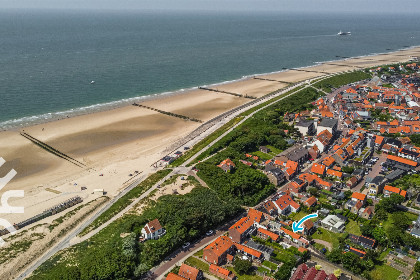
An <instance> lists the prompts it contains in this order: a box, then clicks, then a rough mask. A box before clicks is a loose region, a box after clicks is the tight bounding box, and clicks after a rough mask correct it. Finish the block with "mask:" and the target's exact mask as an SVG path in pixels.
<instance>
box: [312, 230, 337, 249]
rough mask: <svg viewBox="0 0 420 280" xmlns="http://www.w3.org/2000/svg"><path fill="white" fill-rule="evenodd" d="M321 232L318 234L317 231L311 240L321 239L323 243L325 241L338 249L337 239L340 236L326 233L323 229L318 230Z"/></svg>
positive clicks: (329, 232)
mask: <svg viewBox="0 0 420 280" xmlns="http://www.w3.org/2000/svg"><path fill="white" fill-rule="evenodd" d="M319 230H321V232H322V233H321V234H319V233H318V230H317V231H316V232H315V233H314V234H313V235H312V238H313V239H321V240H324V241H327V242H329V243H331V244H332V245H333V247H334V248H335V247H338V238H339V237H340V236H341V234H340V233H334V232H331V231H328V230H326V229H323V228H319Z"/></svg>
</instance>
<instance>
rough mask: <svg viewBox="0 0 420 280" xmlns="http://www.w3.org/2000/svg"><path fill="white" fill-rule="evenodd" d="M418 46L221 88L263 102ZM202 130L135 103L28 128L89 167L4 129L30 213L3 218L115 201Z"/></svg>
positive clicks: (233, 102) (169, 102) (189, 107)
mask: <svg viewBox="0 0 420 280" xmlns="http://www.w3.org/2000/svg"><path fill="white" fill-rule="evenodd" d="M412 49H415V50H414V51H411V52H410V51H409V50H403V51H400V52H401V53H400V54H397V55H394V56H392V54H391V55H389V53H387V54H386V55H383V54H382V55H377V56H376V57H375V59H376V60H375V59H369V58H368V59H353V60H351V59H347V61H344V60H342V62H341V63H339V64H326V63H324V64H317V65H316V66H310V67H305V68H310V71H298V70H288V71H280V72H276V73H271V74H267V75H265V76H264V75H261V76H260V77H268V78H270V79H271V80H272V81H268V80H260V79H253V77H254V76H255V75H253V76H251V77H244V78H242V79H240V80H239V81H236V82H232V81H231V82H225V83H224V84H217V87H218V89H219V90H221V91H226V92H238V93H241V94H244V95H245V94H246V95H248V94H249V95H250V96H253V97H256V98H258V97H261V96H264V95H266V94H268V93H271V92H274V91H277V90H282V89H284V88H286V87H287V86H288V85H289V84H291V83H296V82H298V81H305V80H308V79H314V78H317V77H322V76H325V75H326V74H325V72H326V71H327V72H329V73H331V74H333V73H339V72H345V71H351V70H355V68H354V67H353V66H352V65H356V66H357V65H364V66H365V65H366V67H364V68H368V67H371V66H368V65H384V64H387V63H386V62H384V60H385V59H387V60H388V61H394V60H399V61H401V62H402V61H407V60H408V59H409V56H410V54H411V55H413V54H415V55H417V53H419V54H420V48H419V47H417V48H415V47H413V48H412ZM394 53H396V52H394ZM371 57H374V56H371ZM281 81H285V82H287V83H289V84H285V83H282V82H281ZM208 86H210V87H214V86H213V85H208ZM159 97H160V96H159ZM248 102H250V99H248V98H244V97H238V96H233V95H230V94H225V93H222V92H210V91H206V90H200V89H191V90H189V91H184V92H178V94H176V95H166V96H165V97H164V98H154V99H150V100H148V101H144V102H142V104H144V105H146V106H149V107H152V108H155V109H158V110H162V111H166V112H170V113H173V114H179V115H183V116H187V117H193V118H197V119H199V120H201V121H203V122H204V123H205V122H207V121H209V120H212V119H214V118H215V117H217V116H220V115H223V114H224V113H225V112H227V111H230V110H233V109H235V108H238V107H239V106H241V105H243V104H246V103H248ZM223 121H227V120H226V119H223ZM221 123H222V122H220V123H218V124H221ZM201 126H202V124H201V123H197V122H192V121H188V120H185V119H182V118H178V117H175V116H173V115H166V114H162V113H159V112H157V111H155V110H150V109H146V108H140V107H136V106H131V105H130V106H123V107H120V108H116V109H110V110H106V111H101V112H96V113H92V114H85V115H80V116H75V117H71V118H65V119H61V120H59V121H50V122H48V123H43V124H38V125H32V126H27V127H25V133H28V134H29V135H31V136H32V137H34V138H36V139H39V140H40V141H42V142H44V143H47V144H48V145H50V146H51V147H53V148H54V149H57V150H58V151H60V152H62V153H64V154H66V155H69V156H70V157H72V158H74V159H76V160H78V161H80V162H83V163H84V164H85V165H86V167H85V168H80V167H78V166H75V165H73V164H71V163H70V162H68V161H65V160H63V159H62V158H60V157H57V156H55V155H53V154H51V153H49V152H47V151H45V150H44V149H42V148H40V147H39V146H36V145H35V144H34V143H32V142H30V141H29V140H28V139H26V138H24V137H22V136H21V135H20V134H19V131H18V130H17V129H16V130H11V131H3V132H0V149H1V150H2V154H1V155H0V156H2V157H3V158H4V159H5V160H6V163H5V164H4V166H3V168H1V169H0V177H2V176H4V175H6V174H7V171H8V170H10V169H11V168H14V169H15V170H16V171H17V176H16V177H15V178H14V179H13V180H12V181H11V182H10V183H9V184H8V185H7V186H6V187H5V191H7V190H24V191H25V198H16V199H13V198H12V199H10V200H11V203H12V204H13V205H16V206H23V207H25V213H24V214H2V215H0V216H1V218H6V219H7V220H9V221H12V222H20V221H22V220H25V219H26V218H29V217H31V216H33V215H35V214H38V213H40V212H42V211H43V210H45V209H46V208H49V207H51V206H53V205H57V204H60V203H61V202H63V201H65V200H67V199H68V198H70V197H72V196H75V195H79V196H80V197H82V198H83V199H84V201H85V202H88V201H90V200H93V199H95V198H97V195H95V194H94V193H93V191H94V190H95V189H104V190H105V191H106V192H107V193H108V195H109V196H110V197H113V196H115V195H118V193H119V192H121V190H122V189H124V188H125V187H126V185H125V182H126V181H127V180H128V179H130V178H131V177H130V176H129V174H134V173H135V171H143V174H144V175H146V176H147V175H148V174H150V173H154V172H155V170H156V168H154V167H152V164H153V163H155V162H156V161H158V160H159V159H161V158H162V157H163V156H165V155H166V154H167V153H166V151H167V150H168V148H170V147H172V146H173V145H174V144H177V143H179V141H180V140H183V139H185V137H186V136H189V135H190V134H191V133H192V132H193V131H195V130H196V129H197V128H199V127H201ZM209 132H210V130H209ZM209 132H205V133H202V134H200V135H197V136H195V138H194V140H196V141H199V140H201V139H202V137H205V136H206V135H207V134H208V133H209ZM82 187H83V188H84V187H85V188H86V189H81V188H82ZM51 190H53V191H51Z"/></svg>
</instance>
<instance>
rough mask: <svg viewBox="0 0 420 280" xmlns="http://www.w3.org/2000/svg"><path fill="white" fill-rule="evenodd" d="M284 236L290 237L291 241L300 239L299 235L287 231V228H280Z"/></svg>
mask: <svg viewBox="0 0 420 280" xmlns="http://www.w3.org/2000/svg"><path fill="white" fill-rule="evenodd" d="M280 229H281V230H282V231H283V232H284V233H285V234H287V235H290V236H291V237H292V238H293V239H296V240H297V239H299V238H300V235H299V234H297V233H294V232H293V231H291V230H288V229H287V228H284V227H281V228H280Z"/></svg>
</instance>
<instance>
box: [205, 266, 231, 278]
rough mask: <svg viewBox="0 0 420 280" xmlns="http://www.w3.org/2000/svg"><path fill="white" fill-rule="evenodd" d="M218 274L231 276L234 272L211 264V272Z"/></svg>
mask: <svg viewBox="0 0 420 280" xmlns="http://www.w3.org/2000/svg"><path fill="white" fill-rule="evenodd" d="M213 271H214V272H217V273H220V274H222V275H225V276H229V275H230V274H231V273H232V272H231V271H230V270H227V269H225V268H223V267H220V266H217V265H215V264H210V272H213Z"/></svg>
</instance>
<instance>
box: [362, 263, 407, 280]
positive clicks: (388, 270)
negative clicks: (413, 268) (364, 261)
mask: <svg viewBox="0 0 420 280" xmlns="http://www.w3.org/2000/svg"><path fill="white" fill-rule="evenodd" d="M401 273H402V272H400V271H398V270H396V269H395V268H393V267H390V266H388V265H385V264H384V265H381V266H377V267H375V269H374V270H372V271H371V272H370V275H371V276H372V279H373V280H383V279H387V280H397V279H398V276H400V274H401Z"/></svg>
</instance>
